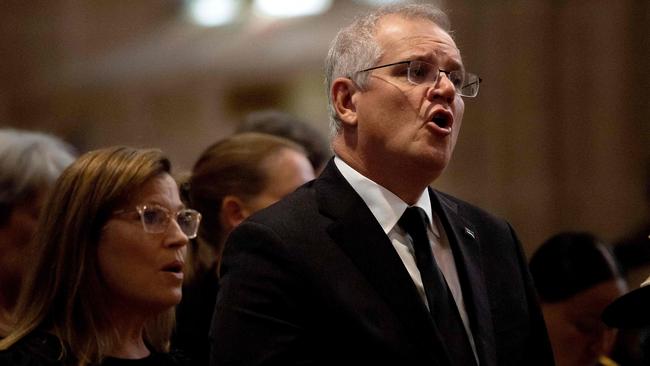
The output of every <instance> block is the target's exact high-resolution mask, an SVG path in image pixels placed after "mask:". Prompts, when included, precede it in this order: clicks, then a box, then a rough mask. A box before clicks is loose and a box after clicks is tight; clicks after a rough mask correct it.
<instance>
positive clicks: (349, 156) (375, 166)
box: [334, 144, 438, 205]
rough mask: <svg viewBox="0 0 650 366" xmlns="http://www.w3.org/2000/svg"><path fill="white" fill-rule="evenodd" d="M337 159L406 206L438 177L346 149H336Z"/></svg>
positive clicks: (419, 169)
mask: <svg viewBox="0 0 650 366" xmlns="http://www.w3.org/2000/svg"><path fill="white" fill-rule="evenodd" d="M334 147H335V150H334V151H335V152H336V154H337V156H338V157H339V158H341V159H342V160H343V161H345V162H346V163H347V164H348V165H349V166H351V167H352V168H353V169H354V170H356V171H358V172H359V173H361V174H362V175H363V176H365V177H366V178H368V179H370V180H372V181H373V182H375V183H377V184H379V185H381V186H382V187H384V188H386V189H387V190H389V191H391V192H392V193H393V194H395V195H396V196H397V197H399V198H400V199H401V200H402V201H404V202H405V203H407V204H408V205H413V204H415V203H416V202H417V200H418V198H420V196H421V195H422V191H424V190H425V189H426V188H427V186H428V185H429V184H430V183H431V182H433V180H434V179H435V178H437V176H438V175H431V174H423V172H425V171H426V170H424V169H421V168H420V167H417V166H409V165H407V164H399V163H398V162H396V161H390V160H391V159H375V158H373V157H371V156H363V155H361V154H359V153H357V152H356V151H350V150H349V149H346V148H340V147H339V148H338V149H337V148H336V144H334Z"/></svg>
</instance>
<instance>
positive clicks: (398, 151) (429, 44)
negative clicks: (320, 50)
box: [352, 15, 465, 180]
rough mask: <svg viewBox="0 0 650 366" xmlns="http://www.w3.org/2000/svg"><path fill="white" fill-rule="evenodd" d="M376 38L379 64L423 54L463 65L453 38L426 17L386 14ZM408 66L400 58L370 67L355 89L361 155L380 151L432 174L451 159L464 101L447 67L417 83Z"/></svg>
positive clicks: (438, 63) (425, 174) (431, 60)
mask: <svg viewBox="0 0 650 366" xmlns="http://www.w3.org/2000/svg"><path fill="white" fill-rule="evenodd" d="M376 39H377V41H378V43H379V45H380V46H381V47H382V49H383V51H384V53H383V55H382V57H381V59H380V60H379V62H378V64H377V65H383V64H390V63H394V62H399V61H408V60H419V61H426V62H428V63H430V64H433V65H436V66H437V67H438V68H439V69H442V70H445V71H454V70H462V69H463V64H462V61H461V57H460V52H459V50H458V48H457V47H456V44H455V43H454V41H453V40H452V38H451V37H450V36H449V34H447V33H446V32H445V31H444V30H442V29H441V28H440V27H438V26H437V25H435V24H434V23H432V22H430V21H428V20H425V19H405V18H403V17H400V16H395V15H389V16H386V17H384V18H383V19H381V20H380V23H379V25H378V29H377V33H376ZM406 69H407V65H405V64H402V65H396V66H390V67H385V68H379V69H376V70H372V71H368V72H369V73H370V75H369V79H368V83H367V86H366V88H364V90H363V91H362V92H360V93H355V94H354V95H353V97H352V102H353V103H354V105H355V107H356V112H357V135H358V143H359V144H360V145H359V146H360V147H361V150H360V151H361V154H365V157H364V156H362V157H361V159H362V160H366V161H368V160H367V159H373V157H382V158H383V159H385V160H386V161H388V162H389V163H391V162H392V163H393V164H394V167H398V169H404V170H403V171H404V172H409V171H410V172H413V171H415V172H422V177H425V178H430V179H431V180H433V179H435V178H437V177H438V176H439V175H440V173H441V172H442V171H443V170H444V168H445V167H446V166H447V164H448V163H449V160H450V159H451V155H452V151H453V149H454V146H455V144H456V139H457V138H458V132H459V131H460V126H461V121H462V119H463V111H464V108H465V107H464V102H463V100H462V99H461V97H460V95H458V94H457V93H456V90H455V88H454V86H453V84H452V83H451V82H450V81H449V79H448V78H447V77H446V75H445V74H444V73H440V74H439V76H438V79H437V81H436V82H435V83H423V84H419V85H414V84H412V83H410V82H408V80H407V78H406V74H407V71H406ZM384 168H386V166H385V167H384ZM406 169H408V170H406ZM384 170H385V171H386V173H387V174H399V172H400V171H395V170H393V171H388V170H389V169H384Z"/></svg>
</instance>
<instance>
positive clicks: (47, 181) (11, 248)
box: [0, 129, 74, 338]
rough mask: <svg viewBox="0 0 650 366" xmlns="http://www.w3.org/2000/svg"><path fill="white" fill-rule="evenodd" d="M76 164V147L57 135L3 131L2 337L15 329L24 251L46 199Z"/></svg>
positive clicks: (0, 204)
mask: <svg viewBox="0 0 650 366" xmlns="http://www.w3.org/2000/svg"><path fill="white" fill-rule="evenodd" d="M73 160H74V150H73V149H72V147H70V146H69V145H67V144H66V143H65V142H63V141H61V140H59V139H58V138H56V137H54V136H51V135H46V134H44V133H39V132H29V131H20V130H14V129H0V253H2V254H1V255H0V338H2V337H4V336H6V335H7V333H8V332H9V329H10V326H11V324H10V314H11V312H12V310H13V308H14V306H15V305H16V300H17V298H18V292H19V290H20V283H21V281H22V277H23V272H24V269H25V268H24V267H25V265H26V264H25V263H24V258H25V248H26V247H27V244H28V243H29V241H30V239H31V238H32V235H33V233H34V229H35V227H36V222H37V220H38V216H39V214H40V212H41V207H43V203H44V201H45V197H46V196H47V194H48V192H49V190H50V188H51V187H52V185H53V184H54V181H55V180H56V178H57V177H58V176H59V174H61V172H62V171H63V169H65V168H66V167H67V166H68V165H70V164H71V163H72V161H73Z"/></svg>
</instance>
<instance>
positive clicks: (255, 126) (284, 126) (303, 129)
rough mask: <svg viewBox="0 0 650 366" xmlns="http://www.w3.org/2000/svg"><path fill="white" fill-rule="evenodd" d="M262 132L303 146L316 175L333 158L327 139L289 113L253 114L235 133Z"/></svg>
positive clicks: (271, 110) (265, 112)
mask: <svg viewBox="0 0 650 366" xmlns="http://www.w3.org/2000/svg"><path fill="white" fill-rule="evenodd" d="M241 132H261V133H268V134H270V135H275V136H280V137H284V138H286V139H289V140H291V141H293V142H296V143H298V144H299V145H300V146H302V147H303V148H304V149H305V151H306V153H307V159H309V162H310V163H311V165H312V167H313V168H314V172H315V174H316V175H318V174H320V172H321V171H322V170H323V168H324V167H325V164H326V163H327V161H328V160H329V159H330V158H331V157H332V151H331V149H330V147H329V143H328V141H327V139H326V138H325V137H324V136H323V135H322V134H321V133H320V132H318V130H316V128H314V127H312V126H311V125H310V124H308V123H307V122H306V121H304V120H301V119H299V118H297V117H295V116H293V115H291V114H289V113H286V112H281V111H278V110H273V109H267V110H261V111H255V112H251V113H249V114H248V115H246V117H244V121H243V122H242V123H241V125H239V127H237V129H236V131H235V133H241Z"/></svg>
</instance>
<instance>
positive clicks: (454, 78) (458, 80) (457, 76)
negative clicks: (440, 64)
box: [449, 71, 465, 89]
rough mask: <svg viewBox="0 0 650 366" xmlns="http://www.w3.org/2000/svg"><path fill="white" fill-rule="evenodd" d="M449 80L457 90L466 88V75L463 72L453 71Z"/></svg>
mask: <svg viewBox="0 0 650 366" xmlns="http://www.w3.org/2000/svg"><path fill="white" fill-rule="evenodd" d="M449 80H450V81H451V82H452V84H454V86H455V87H456V89H461V88H463V87H464V86H465V73H464V72H462V71H452V72H450V73H449Z"/></svg>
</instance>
